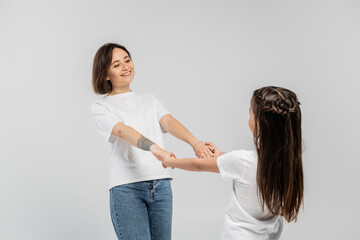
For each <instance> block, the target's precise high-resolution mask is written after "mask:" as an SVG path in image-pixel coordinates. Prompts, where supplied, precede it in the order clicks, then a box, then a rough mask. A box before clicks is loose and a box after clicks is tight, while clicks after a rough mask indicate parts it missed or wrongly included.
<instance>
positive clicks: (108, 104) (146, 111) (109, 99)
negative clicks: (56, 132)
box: [91, 92, 171, 189]
mask: <svg viewBox="0 0 360 240" xmlns="http://www.w3.org/2000/svg"><path fill="white" fill-rule="evenodd" d="M91 114H92V116H93V119H94V122H95V125H96V128H97V130H98V132H99V133H100V135H101V136H102V137H103V138H104V139H105V140H106V141H107V142H109V143H110V145H111V153H110V154H111V155H110V163H109V189H111V188H113V187H115V186H118V185H122V184H127V183H133V182H140V181H147V180H154V179H162V178H171V176H170V173H169V170H167V169H164V168H163V167H162V165H161V162H160V161H158V160H157V159H156V157H155V156H154V155H152V154H151V152H150V151H144V150H141V149H139V148H137V147H134V146H132V145H130V144H129V143H127V142H126V141H125V140H123V139H121V138H118V137H116V136H115V135H113V134H112V129H113V127H114V126H115V124H116V123H118V122H123V123H124V124H126V125H127V126H130V127H132V128H134V129H135V130H136V131H138V132H139V133H140V134H142V135H143V136H144V137H146V138H148V139H150V140H151V141H153V142H154V143H156V144H157V145H159V146H160V147H162V148H165V146H164V139H163V133H165V132H166V131H165V130H164V129H162V128H161V126H160V119H161V118H162V117H163V116H164V115H166V114H169V112H168V111H167V110H166V109H165V107H164V106H163V105H162V104H161V102H160V101H159V100H158V99H157V98H156V97H155V96H153V95H151V94H148V93H141V94H138V93H135V92H127V93H121V94H117V95H112V96H103V97H101V98H99V99H97V100H95V101H93V102H92V104H91Z"/></svg>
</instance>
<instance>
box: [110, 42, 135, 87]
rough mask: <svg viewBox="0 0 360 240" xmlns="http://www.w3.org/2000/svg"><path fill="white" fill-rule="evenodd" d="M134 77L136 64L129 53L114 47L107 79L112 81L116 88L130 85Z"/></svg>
mask: <svg viewBox="0 0 360 240" xmlns="http://www.w3.org/2000/svg"><path fill="white" fill-rule="evenodd" d="M133 79H134V64H133V62H132V61H131V59H130V57H129V55H128V54H127V53H126V52H125V51H124V50H122V49H120V48H114V50H113V52H112V60H111V65H110V67H109V68H108V71H107V77H106V80H108V81H110V82H111V84H112V86H113V89H114V88H122V87H126V86H128V85H129V84H130V83H131V82H132V80H133Z"/></svg>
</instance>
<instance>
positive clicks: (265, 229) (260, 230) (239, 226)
mask: <svg viewBox="0 0 360 240" xmlns="http://www.w3.org/2000/svg"><path fill="white" fill-rule="evenodd" d="M257 162H258V160H257V154H256V152H254V151H246V150H238V151H231V152H229V153H226V154H223V155H221V156H219V157H218V159H217V165H218V168H219V171H220V174H221V176H222V177H223V178H224V179H227V180H228V179H230V180H232V181H233V192H232V196H231V200H230V203H229V205H228V208H227V210H226V214H225V223H224V229H223V231H222V234H221V239H223V240H225V239H229V240H230V239H247V240H251V239H254V240H255V239H256V240H261V239H264V240H265V239H279V237H280V234H281V231H282V221H283V220H282V217H280V216H274V215H271V214H270V213H269V212H268V210H267V209H265V210H264V212H263V211H262V208H261V205H260V203H259V198H258V194H257V182H256V172H257Z"/></svg>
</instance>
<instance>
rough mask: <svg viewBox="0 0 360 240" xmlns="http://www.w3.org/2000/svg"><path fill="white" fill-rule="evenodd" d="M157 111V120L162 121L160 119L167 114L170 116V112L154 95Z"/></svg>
mask: <svg viewBox="0 0 360 240" xmlns="http://www.w3.org/2000/svg"><path fill="white" fill-rule="evenodd" d="M152 98H153V101H154V106H155V111H156V117H157V120H158V121H160V119H161V118H162V117H163V116H165V115H166V114H170V113H169V111H168V110H167V109H166V108H165V107H164V105H163V104H162V103H161V102H160V101H159V99H157V98H156V97H155V96H154V95H152Z"/></svg>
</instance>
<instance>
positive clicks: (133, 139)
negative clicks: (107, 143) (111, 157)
mask: <svg viewBox="0 0 360 240" xmlns="http://www.w3.org/2000/svg"><path fill="white" fill-rule="evenodd" d="M112 134H114V135H115V136H117V137H119V138H122V139H124V140H125V141H126V142H128V143H129V144H131V145H133V146H135V147H137V148H140V149H142V150H144V151H151V152H152V153H164V154H168V155H170V153H168V152H167V151H165V150H164V149H162V148H161V147H159V146H158V145H157V144H155V143H154V142H152V141H151V140H149V139H148V138H146V137H144V136H143V135H141V134H140V133H139V132H138V131H136V130H135V129H133V128H132V127H130V126H127V125H125V124H124V123H123V122H118V123H117V124H115V126H114V128H113V129H112Z"/></svg>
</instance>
